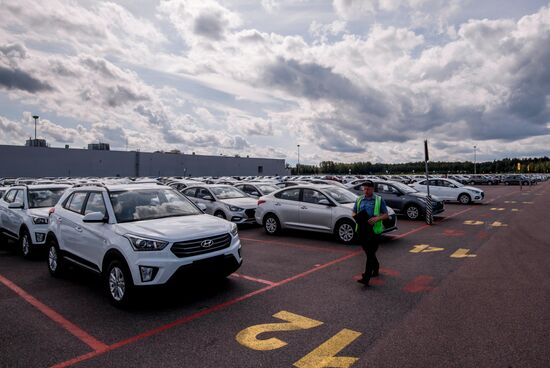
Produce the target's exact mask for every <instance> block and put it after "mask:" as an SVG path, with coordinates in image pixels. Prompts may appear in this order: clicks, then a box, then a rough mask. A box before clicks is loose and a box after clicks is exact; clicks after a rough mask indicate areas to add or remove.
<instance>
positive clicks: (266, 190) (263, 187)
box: [257, 185, 279, 195]
mask: <svg viewBox="0 0 550 368" xmlns="http://www.w3.org/2000/svg"><path fill="white" fill-rule="evenodd" d="M257 187H258V189H260V190H261V191H262V193H263V194H264V195H265V194H269V193H271V192H274V191H276V190H279V188H277V187H276V186H274V185H258V186H257Z"/></svg>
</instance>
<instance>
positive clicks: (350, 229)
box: [334, 220, 356, 244]
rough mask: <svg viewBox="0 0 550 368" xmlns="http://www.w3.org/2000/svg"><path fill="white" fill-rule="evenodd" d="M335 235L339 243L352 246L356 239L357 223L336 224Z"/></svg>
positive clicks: (344, 222) (341, 222) (348, 221)
mask: <svg viewBox="0 0 550 368" xmlns="http://www.w3.org/2000/svg"><path fill="white" fill-rule="evenodd" d="M334 235H335V236H336V238H337V239H338V241H339V242H341V243H343V244H352V243H353V242H354V241H355V239H356V235H355V222H353V221H351V220H342V221H340V222H338V223H337V224H336V227H335V229H334Z"/></svg>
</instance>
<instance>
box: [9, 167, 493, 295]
mask: <svg viewBox="0 0 550 368" xmlns="http://www.w3.org/2000/svg"><path fill="white" fill-rule="evenodd" d="M220 179H221V180H220ZM220 179H218V182H217V183H212V178H202V181H199V180H197V178H195V180H190V179H189V178H185V179H184V178H142V179H138V180H132V179H130V178H104V179H102V180H99V179H97V178H84V179H69V178H62V179H58V180H56V179H49V181H48V180H44V179H42V180H41V181H38V182H36V181H35V182H32V181H30V179H28V180H29V181H27V182H26V183H21V184H19V183H13V184H14V185H11V186H7V187H0V197H1V199H0V236H2V237H3V238H11V239H13V240H15V241H16V242H17V244H19V247H20V250H21V253H22V254H23V256H25V257H29V256H31V255H32V254H33V253H34V252H36V251H38V250H40V249H45V250H46V252H47V258H48V262H47V264H48V269H49V271H50V273H51V274H52V275H53V276H60V275H62V274H63V273H64V272H65V271H66V269H67V268H68V267H69V266H78V267H81V268H84V269H87V270H89V271H91V272H94V273H97V274H99V275H101V276H103V280H104V284H105V289H106V290H107V294H108V295H109V298H110V300H111V302H112V303H113V304H115V305H117V306H122V305H126V304H127V303H128V302H129V301H130V300H131V299H132V296H133V294H134V292H135V289H136V287H139V286H145V285H162V284H166V283H168V282H171V281H172V280H177V279H178V278H179V277H181V276H182V275H186V274H188V273H190V272H197V271H201V270H205V269H206V270H208V273H209V275H210V276H214V277H221V278H223V277H226V276H228V275H229V274H231V273H232V272H234V271H235V270H237V269H238V268H239V267H240V265H241V263H242V257H241V244H240V240H239V236H238V229H237V224H259V225H261V226H263V228H264V230H265V231H266V233H268V234H270V235H275V234H278V233H280V232H281V230H283V229H287V228H293V229H299V230H306V231H315V232H322V233H327V234H334V235H335V236H336V238H337V239H338V240H340V241H341V242H343V243H345V244H350V243H353V242H354V241H355V232H354V228H355V222H354V221H353V218H352V208H353V205H354V203H355V201H356V199H357V196H358V195H361V194H362V191H361V188H360V187H361V183H362V182H364V181H365V180H366V178H355V179H354V180H350V181H348V183H347V184H343V183H340V182H338V181H336V180H334V179H331V178H311V177H302V178H300V179H301V180H286V181H283V180H280V178H279V179H277V178H261V181H258V179H257V178H248V180H240V181H237V180H235V179H234V178H223V179H222V178H220ZM230 179H232V180H230ZM290 179H292V178H290ZM370 179H371V180H372V179H374V180H373V181H374V182H375V191H376V193H377V194H379V195H380V196H382V197H383V198H384V199H385V200H386V202H387V204H388V211H389V218H388V219H387V220H385V221H384V232H385V233H387V232H390V231H394V230H395V229H397V217H396V214H403V215H404V216H406V217H407V218H409V219H412V220H415V219H420V218H422V217H423V216H425V213H426V203H427V194H426V189H427V184H429V185H430V192H431V194H432V202H433V213H434V214H440V213H442V212H443V211H444V210H445V205H444V201H446V200H449V201H458V202H460V203H463V204H468V203H472V202H476V201H481V200H483V199H484V192H483V190H481V189H479V188H475V187H468V186H464V185H463V184H461V183H459V182H457V181H455V180H453V179H448V178H447V179H445V178H439V179H433V178H430V179H429V182H428V181H427V180H425V179H424V180H421V181H417V182H415V183H413V184H412V185H405V184H403V183H402V182H399V181H392V180H382V179H380V178H370ZM26 180H27V179H26ZM209 181H210V182H211V183H208V182H209Z"/></svg>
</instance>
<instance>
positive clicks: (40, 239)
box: [34, 233, 46, 243]
mask: <svg viewBox="0 0 550 368" xmlns="http://www.w3.org/2000/svg"><path fill="white" fill-rule="evenodd" d="M34 236H36V242H37V243H42V242H43V241H44V239H45V238H46V234H44V233H34Z"/></svg>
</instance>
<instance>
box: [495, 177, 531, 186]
mask: <svg viewBox="0 0 550 368" xmlns="http://www.w3.org/2000/svg"><path fill="white" fill-rule="evenodd" d="M502 182H503V183H504V184H505V185H520V184H522V185H529V184H531V180H530V179H529V178H528V177H527V176H525V175H507V176H505V177H504V178H503V179H502Z"/></svg>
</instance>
